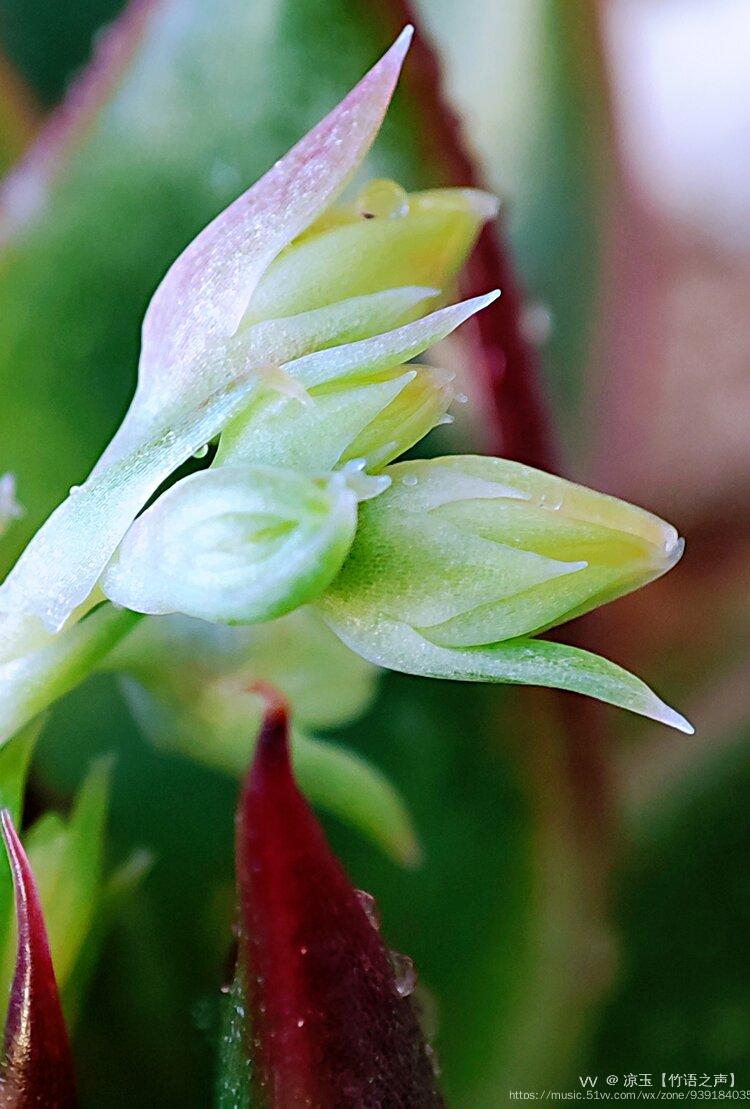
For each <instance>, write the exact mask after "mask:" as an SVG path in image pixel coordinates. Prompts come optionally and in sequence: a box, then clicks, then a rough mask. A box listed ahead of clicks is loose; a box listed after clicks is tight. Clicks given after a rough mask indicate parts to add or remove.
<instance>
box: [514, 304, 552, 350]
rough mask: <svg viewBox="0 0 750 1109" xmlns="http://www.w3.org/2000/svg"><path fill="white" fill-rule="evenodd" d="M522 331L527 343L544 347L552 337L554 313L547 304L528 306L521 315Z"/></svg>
mask: <svg viewBox="0 0 750 1109" xmlns="http://www.w3.org/2000/svg"><path fill="white" fill-rule="evenodd" d="M520 323H521V330H522V332H523V336H524V338H525V339H526V341H527V342H529V343H533V344H534V346H543V345H544V343H547V342H549V339H550V336H551V335H552V313H551V312H550V310H549V308H547V306H546V305H545V304H527V305H526V306H525V308H524V309H523V311H522V313H521V320H520Z"/></svg>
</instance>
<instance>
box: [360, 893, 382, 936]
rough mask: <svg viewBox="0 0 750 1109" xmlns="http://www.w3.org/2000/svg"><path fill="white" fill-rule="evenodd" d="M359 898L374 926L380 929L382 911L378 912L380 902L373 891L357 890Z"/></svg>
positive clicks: (377, 930) (376, 929)
mask: <svg viewBox="0 0 750 1109" xmlns="http://www.w3.org/2000/svg"><path fill="white" fill-rule="evenodd" d="M354 892H355V893H356V895H357V900H358V901H359V903H360V905H361V906H362V909H363V910H364V914H365V916H366V917H367V919H368V920H369V922H370V924H371V925H372V926H373V928H374V929H375V931H376V932H379V931H380V913H379V912H378V903H377V901H376V900H375V898H374V897H373V896H372V894H371V893H368V892H367V890H355V891H354Z"/></svg>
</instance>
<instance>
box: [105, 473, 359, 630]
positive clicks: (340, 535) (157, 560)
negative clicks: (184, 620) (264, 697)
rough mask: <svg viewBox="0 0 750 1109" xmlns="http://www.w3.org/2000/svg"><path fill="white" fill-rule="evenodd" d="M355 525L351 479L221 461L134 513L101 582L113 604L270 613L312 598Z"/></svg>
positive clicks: (221, 618)
mask: <svg viewBox="0 0 750 1109" xmlns="http://www.w3.org/2000/svg"><path fill="white" fill-rule="evenodd" d="M356 524H357V496H356V494H355V493H354V492H353V491H352V490H351V489H350V488H349V486H348V484H347V481H346V479H345V477H344V476H343V475H341V474H337V475H333V476H332V477H331V478H329V479H328V480H327V481H323V480H321V481H315V480H313V479H311V478H308V477H305V476H304V475H302V474H297V473H294V472H292V471H290V470H277V469H272V468H270V467H264V466H225V467H221V468H217V469H211V470H205V471H202V472H201V473H197V474H192V475H191V476H190V477H187V478H184V479H183V480H182V481H180V482H178V483H177V484H176V485H173V486H172V488H171V489H169V490H168V491H167V492H166V493H164V494H163V496H161V497H160V498H159V500H157V501H156V503H155V504H154V505H152V506H151V508H149V509H148V510H147V511H146V512H144V513H143V515H142V516H141V517H139V519H138V520H136V522H135V524H134V525H133V527H132V528H131V529H130V531H129V532H128V534H127V535H126V537H125V539H124V541H123V543H122V545H121V547H120V549H119V552H118V553H117V555H116V556H115V559H114V560H113V562H112V563H111V565H110V566H109V567H108V569H107V571H106V572H105V574H104V577H103V579H102V589H103V591H104V593H105V594H106V596H108V597H109V598H110V599H111V600H113V601H114V602H115V603H116V604H119V605H123V606H125V607H126V608H131V609H134V610H135V611H136V612H147V613H154V614H156V613H167V612H182V613H185V614H186V615H188V616H197V617H200V618H201V619H203V620H210V621H213V622H216V623H255V622H258V621H262V620H271V619H273V618H274V617H276V616H280V615H282V614H283V613H285V612H289V611H290V610H291V609H293V608H296V607H297V606H298V605H301V604H304V603H306V602H307V601H309V600H311V599H312V598H314V597H316V596H317V595H318V594H319V593H320V592H321V591H322V590H323V589H325V587H326V586H327V585H328V584H329V583H330V581H331V580H332V579H333V577H334V576H335V575H336V573H337V572H338V570H339V569H340V567H341V564H342V562H343V561H344V558H345V557H346V554H347V552H348V550H349V547H350V546H351V543H352V539H353V537H354V531H355V528H356Z"/></svg>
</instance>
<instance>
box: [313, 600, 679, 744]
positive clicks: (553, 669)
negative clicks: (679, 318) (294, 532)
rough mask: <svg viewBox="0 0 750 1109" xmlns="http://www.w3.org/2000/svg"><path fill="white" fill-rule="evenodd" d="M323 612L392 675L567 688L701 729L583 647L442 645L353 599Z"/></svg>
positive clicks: (523, 642) (516, 642)
mask: <svg viewBox="0 0 750 1109" xmlns="http://www.w3.org/2000/svg"><path fill="white" fill-rule="evenodd" d="M319 608H320V611H321V612H322V614H323V616H324V617H325V618H326V619H327V621H328V623H329V625H330V626H331V628H332V629H333V630H334V631H335V632H336V634H337V635H339V636H340V637H341V639H342V640H343V641H344V643H346V645H347V647H351V649H352V650H353V651H358V652H359V653H360V654H361V655H362V656H363V657H364V658H366V659H369V660H370V661H371V662H375V663H377V664H378V665H379V666H386V667H388V668H390V669H391V670H399V671H401V672H402V673H405V674H419V675H422V676H424V677H428V678H449V679H451V680H453V681H464V682H508V683H510V684H512V685H542V686H548V687H549V688H551V689H567V690H570V691H571V692H572V693H583V694H585V695H586V696H588V697H595V698H597V700H599V701H605V702H606V703H607V704H610V705H617V706H618V707H619V708H624V709H629V710H630V711H631V712H636V713H639V714H640V715H641V716H647V717H649V718H650V719H651V720H658V721H659V722H660V723H662V724H667V725H668V726H669V727H670V728H676V729H677V730H678V731H680V732H685V733H686V734H688V735H691V734H692V733H693V731H694V729H693V726H692V725H691V724H690V723H689V722H688V721H687V720H686V719H685V718H684V717H683V716H681V715H680V714H679V713H678V712H675V710H674V709H672V708H670V707H669V705H666V704H665V703H664V702H663V701H662V700H661V698H659V697H657V696H656V694H655V693H654V692H653V690H651V689H649V687H648V686H647V685H646V684H645V682H642V681H641V680H640V678H636V677H635V675H634V674H630V673H629V672H628V671H627V670H624V669H623V668H622V667H621V666H617V665H616V664H615V663H614V662H609V661H608V660H607V659H605V658H601V657H600V656H599V655H595V654H592V653H591V652H589V651H582V650H580V649H579V648H578V647H568V646H566V645H565V644H564V643H554V642H550V641H547V640H543V639H522V638H519V639H509V640H507V641H506V642H504V643H494V644H491V645H490V646H486V647H464V648H460V647H458V648H452V647H441V646H438V645H437V644H435V643H431V642H430V641H429V640H428V639H426V638H425V637H424V636H423V635H420V633H419V632H418V631H417V630H416V629H415V628H413V627H411V626H410V625H408V624H405V623H402V622H400V621H398V620H390V619H387V618H385V617H382V618H378V617H377V616H373V617H368V616H367V615H365V616H364V617H363V615H362V614H361V613H356V614H352V613H348V612H347V611H346V600H345V599H342V598H338V599H337V598H335V597H334V596H332V595H330V594H327V595H326V596H325V597H324V599H323V601H322V602H321V603H320V605H319Z"/></svg>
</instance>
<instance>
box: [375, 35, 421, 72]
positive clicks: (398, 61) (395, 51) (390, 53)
mask: <svg viewBox="0 0 750 1109" xmlns="http://www.w3.org/2000/svg"><path fill="white" fill-rule="evenodd" d="M413 36H414V27H413V26H412V24H411V23H408V24H407V25H406V27H404V29H403V31H402V32H401V34H400V35H399V36H398V38H397V39H396V41H395V42H394V44H393V46H391V47H389V48H388V50H386V52H385V54H384V55H383V57H382V58H381V59H380V61H379V62H378V64H377V66H376V67H375V69H376V70H380V69H389V70H390V69H391V67H393V68H394V69H395V70H396V72H397V73H398V72H399V70H400V69H401V66H402V65H403V64H404V58H405V57H406V52H407V51H408V49H409V46H410V44H411V40H412V38H413Z"/></svg>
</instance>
